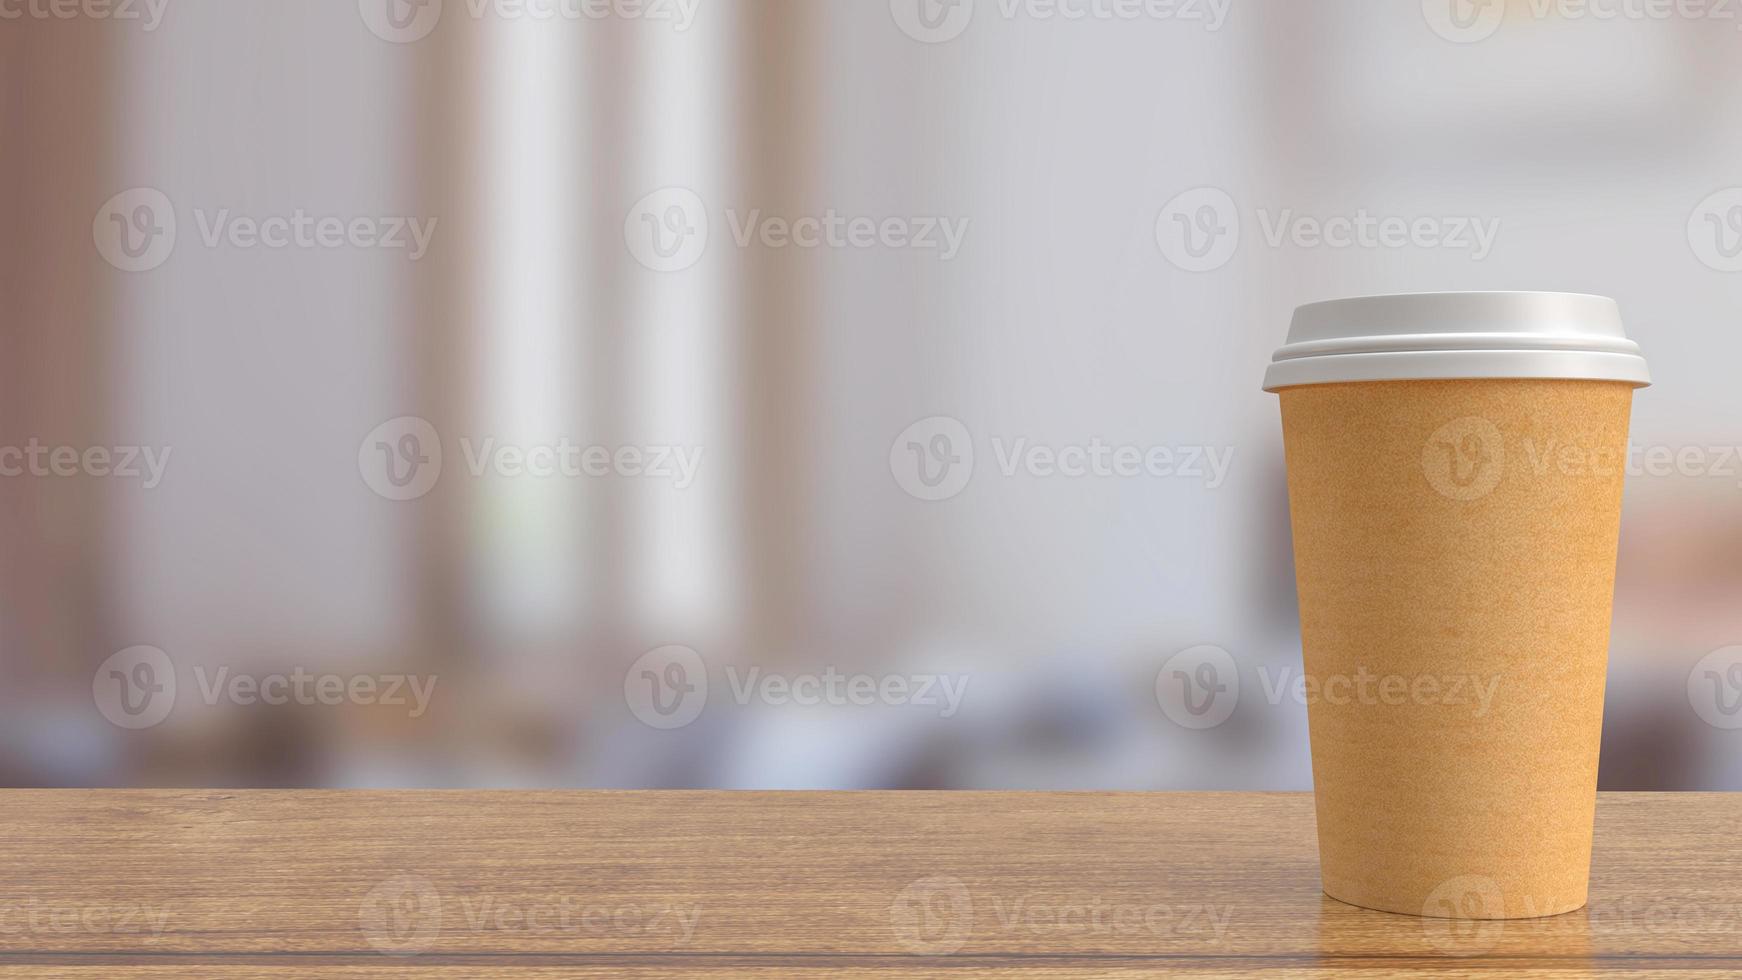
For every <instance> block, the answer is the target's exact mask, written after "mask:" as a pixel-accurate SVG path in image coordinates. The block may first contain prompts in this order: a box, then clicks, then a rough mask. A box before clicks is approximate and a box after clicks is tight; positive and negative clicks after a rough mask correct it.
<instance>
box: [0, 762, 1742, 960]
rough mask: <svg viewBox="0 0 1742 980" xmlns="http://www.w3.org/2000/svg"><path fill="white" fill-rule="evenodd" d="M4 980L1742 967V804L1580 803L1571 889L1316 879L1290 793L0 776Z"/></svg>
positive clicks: (1669, 800)
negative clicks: (1421, 915)
mask: <svg viewBox="0 0 1742 980" xmlns="http://www.w3.org/2000/svg"><path fill="white" fill-rule="evenodd" d="M0 796H3V801H0V868H5V869H6V872H5V880H6V883H7V887H6V888H5V890H4V893H3V894H0V972H4V973H7V974H13V973H18V974H20V975H23V974H25V973H28V974H29V975H38V976H54V977H99V976H103V977H110V976H121V975H127V976H142V977H143V976H154V975H161V976H165V977H169V976H175V977H205V976H212V977H217V976H222V977H281V976H282V977H288V976H293V975H295V976H308V975H331V976H369V977H413V976H433V977H471V976H486V975H495V974H499V973H502V972H511V973H515V974H517V975H521V976H527V977H544V976H550V977H556V976H564V977H591V976H668V975H672V974H674V973H687V974H694V975H697V976H756V975H763V976H867V977H870V976H890V977H894V976H908V975H914V974H916V973H917V974H929V973H937V972H948V973H951V974H952V975H960V976H976V975H980V974H986V973H996V972H1009V971H1012V970H1014V971H1017V972H1027V973H1031V974H1034V975H1038V976H1082V975H1105V976H1133V975H1138V974H1154V973H1156V972H1166V973H1173V974H1181V973H1189V974H1192V975H1201V976H1242V975H1249V974H1250V973H1252V972H1254V971H1256V970H1265V971H1267V972H1268V971H1275V972H1278V973H1280V974H1281V975H1284V976H1301V977H1316V976H1327V975H1331V974H1332V973H1336V972H1339V971H1345V970H1346V971H1351V972H1361V973H1363V974H1365V975H1368V976H1382V975H1385V974H1387V973H1390V972H1394V971H1403V970H1409V969H1414V968H1423V967H1431V968H1434V969H1435V970H1436V972H1445V971H1451V972H1445V975H1448V976H1458V975H1471V976H1473V975H1476V974H1481V975H1484V976H1490V977H1492V976H1501V975H1508V976H1534V975H1553V974H1560V975H1567V974H1568V973H1578V972H1615V973H1625V974H1628V975H1635V976H1652V975H1663V976H1669V975H1674V976H1678V977H1688V976H1698V975H1704V974H1709V975H1713V976H1717V975H1724V974H1726V973H1731V974H1733V973H1735V972H1736V971H1742V851H1739V846H1738V842H1737V830H1738V828H1739V827H1742V796H1726V795H1718V794H1605V795H1604V796H1603V797H1602V799H1601V801H1600V804H1599V808H1598V816H1597V838H1596V841H1597V843H1596V857H1595V866H1594V869H1593V879H1592V889H1591V904H1590V905H1589V906H1588V907H1587V908H1586V909H1583V910H1580V911H1578V912H1574V913H1570V914H1567V915H1563V916H1557V917H1554V918H1549V919H1537V920H1525V921H1509V922H1482V923H1476V922H1459V921H1453V920H1424V919H1417V918H1412V917H1408V916H1398V915H1390V914H1386V913H1381V912H1369V911H1365V910H1361V909H1355V908H1352V907H1349V906H1346V905H1342V904H1340V903H1337V902H1335V901H1332V900H1330V899H1328V898H1325V897H1324V896H1323V895H1322V894H1321V893H1320V891H1319V883H1318V868H1317V861H1316V855H1315V848H1314V828H1313V808H1312V800H1311V797H1309V796H1307V795H1304V794H1238V793H1194V794H1025V793H818V794H780V793H733V794H723V793H689V792H685V793H560V792H548V793H439V792H415V793H343V792H326V791H318V792H210V791H196V792H155V791H153V792H110V791H35V790H23V791H8V792H5V793H4V794H0Z"/></svg>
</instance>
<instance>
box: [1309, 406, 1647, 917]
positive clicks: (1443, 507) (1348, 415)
mask: <svg viewBox="0 0 1742 980" xmlns="http://www.w3.org/2000/svg"><path fill="white" fill-rule="evenodd" d="M1281 398H1282V418H1283V434H1284V438H1285V440H1286V443H1287V453H1288V493H1289V510H1290V516H1291V519H1292V521H1293V526H1294V551H1295V575H1296V581H1297V584H1298V586H1299V591H1300V615H1301V635H1302V642H1303V646H1304V650H1305V660H1306V671H1305V674H1306V683H1307V689H1306V690H1307V697H1308V716H1309V723H1310V728H1311V734H1312V757H1313V781H1314V793H1315V800H1316V805H1317V810H1318V827H1319V855H1320V863H1321V872H1322V876H1323V882H1324V889H1325V892H1326V894H1328V895H1330V896H1331V897H1332V898H1336V899H1340V900H1342V901H1345V902H1348V903H1350V904H1353V905H1360V906H1364V907H1367V908H1374V909H1382V910H1385V911H1389V912H1403V913H1408V914H1413V915H1433V916H1447V917H1455V918H1474V919H1488V918H1525V917H1533V916H1542V915H1555V914H1559V913H1562V912H1569V911H1572V910H1574V909H1577V908H1580V907H1582V906H1583V905H1584V904H1585V897H1586V888H1587V884H1588V879H1589V875H1590V858H1591V829H1592V819H1593V813H1594V808H1595V805H1596V788H1597V751H1598V745H1599V741H1600V737H1601V728H1602V716H1603V685H1604V675H1605V669H1606V665H1607V660H1608V645H1609V618H1610V607H1611V602H1612V597H1613V590H1614V579H1615V549H1616V541H1617V538H1618V535H1619V528H1620V518H1621V488H1622V482H1623V479H1624V476H1625V469H1626V467H1625V464H1626V454H1627V427H1628V419H1629V415H1630V412H1631V408H1632V401H1633V389H1632V386H1630V385H1628V384H1625V383H1621V382H1608V381H1535V380H1480V381H1476V380H1472V381H1388V382H1368V383H1357V384H1327V385H1312V386H1305V387H1298V388H1288V389H1284V390H1283V391H1282V392H1281Z"/></svg>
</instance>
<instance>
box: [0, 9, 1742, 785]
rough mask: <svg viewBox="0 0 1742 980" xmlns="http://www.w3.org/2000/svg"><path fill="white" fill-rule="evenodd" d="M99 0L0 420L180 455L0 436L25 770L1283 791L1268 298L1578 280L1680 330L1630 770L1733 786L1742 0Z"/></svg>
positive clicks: (1671, 341)
mask: <svg viewBox="0 0 1742 980" xmlns="http://www.w3.org/2000/svg"><path fill="white" fill-rule="evenodd" d="M96 9H97V8H95V7H92V8H81V12H80V13H78V14H77V15H75V16H74V17H72V18H70V19H67V20H59V19H54V18H52V17H32V16H24V17H21V18H18V19H11V20H0V53H3V54H4V57H0V81H3V82H4V86H5V93H6V99H5V102H4V106H5V109H4V111H5V113H6V132H7V133H8V134H9V135H8V138H7V140H6V141H5V142H4V144H3V145H0V176H3V177H4V178H5V180H4V184H3V185H0V187H3V190H0V215H3V216H4V222H5V224H4V227H5V229H6V231H7V234H6V235H5V236H4V237H3V239H0V248H4V249H5V250H6V259H7V261H6V262H5V263H4V271H3V272H0V276H4V279H3V280H0V282H3V283H4V294H5V296H6V297H7V298H8V299H9V300H10V302H7V303H6V304H5V309H4V312H3V313H0V316H4V318H5V319H4V337H5V347H4V350H3V351H0V445H4V446H15V447H26V446H29V445H32V444H36V445H43V446H49V447H61V446H64V447H74V448H78V449H80V450H81V451H84V450H89V449H91V448H92V447H101V448H104V449H106V450H110V449H112V450H114V451H115V453H116V454H117V455H120V454H121V453H123V452H125V451H127V450H136V451H138V455H140V456H142V457H145V458H147V459H156V460H157V461H158V462H159V463H161V464H162V468H161V472H159V473H158V474H157V477H156V478H155V479H154V478H153V476H152V474H151V472H144V473H141V474H140V475H138V476H124V475H119V474H117V473H115V472H112V470H113V469H115V467H112V466H111V467H109V468H108V470H109V471H104V472H96V471H94V470H93V468H92V467H90V466H87V465H84V464H83V463H81V465H80V467H78V469H79V472H77V473H75V474H74V475H71V476H66V477H62V476H57V475H54V474H52V473H50V474H47V475H41V474H29V473H26V474H22V475H18V476H11V477H0V501H3V502H4V512H3V515H0V542H3V543H0V549H3V550H0V583H3V584H4V594H3V595H0V643H3V644H4V659H3V661H0V670H3V671H4V676H5V678H6V681H7V683H6V690H5V693H4V694H0V699H3V700H0V704H3V705H4V710H3V711H0V717H3V718H4V721H3V722H0V724H3V725H4V729H3V730H4V731H5V732H6V733H7V734H8V736H9V737H7V738H6V739H5V740H4V741H5V747H4V749H0V776H3V777H4V778H5V779H6V780H7V781H9V782H10V783H12V784H16V785H47V784H62V783H65V784H75V785H77V784H86V785H99V784H123V785H131V784H166V783H167V784H200V785H340V786H346V785H382V786H394V785H434V786H449V785H452V786H517V785H556V786H566V785H575V786H731V787H875V786H901V787H1011V788H1026V787H1036V788H1045V787H1057V788H1276V789H1303V788H1306V787H1308V786H1309V785H1310V778H1311V777H1310V766H1309V762H1308V756H1307V746H1306V724H1305V708H1304V706H1303V705H1301V704H1299V703H1297V702H1296V701H1295V700H1293V699H1292V698H1289V697H1287V696H1275V695H1273V694H1272V693H1270V692H1271V690H1272V689H1273V688H1275V687H1276V686H1277V685H1286V684H1287V683H1288V682H1289V680H1290V678H1291V676H1292V675H1291V671H1292V672H1294V673H1298V670H1299V666H1298V665H1299V644H1298V636H1297V623H1296V618H1295V613H1294V591H1293V578H1292V570H1291V559H1290V552H1289V529H1288V521H1287V509H1286V498H1285V495H1284V491H1283V486H1282V479H1281V476H1282V474H1281V445H1280V437H1279V429H1278V426H1277V419H1276V407H1275V401H1274V398H1273V396H1269V395H1266V394H1264V393H1263V392H1261V391H1259V390H1258V378H1259V376H1260V374H1261V371H1262V365H1263V364H1264V362H1265V360H1266V359H1267V358H1268V356H1269V353H1270V351H1271V350H1272V349H1273V348H1274V347H1275V346H1276V345H1277V344H1278V343H1279V341H1280V338H1281V336H1282V333H1283V331H1284V329H1285V327H1286V324H1287V319H1288V315H1289V312H1290V310H1291V309H1292V308H1293V307H1294V306H1295V305H1297V304H1299V303H1302V302H1308V301H1311V300H1316V299H1323V298H1330V297H1334V296H1340V295H1348V294H1357V293H1371V292H1395V291H1409V290H1429V289H1561V290H1570V291H1585V292H1599V293H1605V294H1608V295H1613V296H1615V297H1616V298H1617V299H1618V300H1619V301H1620V302H1621V304H1622V308H1623V311H1624V313H1625V314H1626V315H1627V317H1628V320H1629V328H1630V330H1631V331H1632V332H1633V334H1634V336H1635V337H1636V338H1637V339H1638V340H1639V341H1640V342H1641V343H1642V344H1643V345H1644V346H1645V348H1646V351H1647V353H1648V355H1649V356H1650V358H1651V362H1652V368H1653V372H1654V375H1655V376H1656V379H1657V386H1656V387H1654V388H1652V389H1649V390H1646V391H1644V392H1642V393H1641V394H1640V396H1639V398H1638V400H1637V408H1636V413H1635V432H1634V442H1635V446H1636V448H1637V450H1638V456H1637V459H1636V465H1635V467H1634V471H1633V472H1631V473H1630V480H1629V486H1628V502H1627V513H1626V522H1625V525H1624V527H1625V530H1624V532H1623V538H1622V543H1621V562H1620V571H1619V578H1618V585H1617V600H1616V618H1615V628H1614V644H1613V648H1612V651H1611V662H1612V666H1611V696H1610V703H1609V710H1608V718H1607V722H1606V732H1605V743H1604V763H1603V776H1602V778H1603V785H1604V786H1605V788H1611V789H1644V788H1676V789H1694V788H1713V789H1717V788H1728V789H1734V788H1742V762H1738V760H1739V759H1742V754H1739V753H1738V751H1737V749H1738V747H1739V741H1738V740H1739V739H1742V648H1738V647H1737V646H1736V645H1737V644H1742V606H1739V604H1738V603H1737V602H1736V601H1735V600H1736V597H1737V595H1738V589H1739V588H1742V548H1739V547H1738V545H1742V517H1739V515H1742V509H1739V508H1738V506H1737V503H1738V500H1739V499H1742V498H1739V496H1738V495H1739V494H1742V459H1738V456H1739V455H1742V451H1739V450H1736V449H1735V448H1734V447H1736V446H1737V445H1739V444H1742V432H1739V431H1738V425H1737V420H1738V419H1739V418H1742V411H1739V410H1742V394H1738V388H1737V386H1736V385H1735V384H1733V383H1732V379H1731V378H1730V377H1729V375H1730V374H1731V373H1732V371H1731V367H1732V365H1734V364H1735V363H1736V362H1737V355H1738V354H1739V353H1742V349H1739V348H1742V337H1739V336H1738V334H1737V332H1736V331H1735V330H1734V329H1733V325H1732V323H1731V321H1732V320H1733V313H1732V311H1733V310H1734V309H1735V308H1736V306H1737V300H1738V296H1739V293H1742V279H1739V276H1742V271H1739V270H1742V258H1739V256H1742V217H1739V216H1742V191H1739V192H1736V193H1734V194H1733V195H1732V194H1731V193H1730V189H1731V188H1735V187H1738V186H1742V172H1737V169H1736V166H1735V161H1736V160H1737V159H1738V150H1739V149H1742V147H1738V146H1737V142H1738V140H1742V136H1739V135H1738V134H1739V133H1742V129H1739V127H1738V126H1737V125H1736V122H1737V116H1738V114H1739V111H1742V80H1739V79H1738V75H1737V73H1738V69H1737V67H1736V66H1737V65H1738V64H1739V62H1738V60H1737V58H1736V54H1737V52H1738V50H1742V32H1738V31H1737V30H1736V24H1734V23H1731V22H1728V21H1726V20H1725V19H1723V18H1722V17H1721V16H1719V15H1706V16H1685V15H1682V14H1675V13H1672V14H1671V15H1670V16H1666V17H1653V16H1643V15H1642V16H1639V17H1617V18H1610V19H1598V18H1594V17H1591V16H1587V15H1583V14H1580V13H1579V12H1578V11H1577V10H1576V9H1574V10H1572V11H1571V12H1568V11H1567V10H1560V9H1558V8H1556V7H1553V6H1552V5H1551V6H1542V5H1532V4H1527V3H1523V4H1517V3H1515V4H1506V5H1498V4H1491V5H1488V6H1485V7H1467V6H1462V5H1456V4H1452V3H1449V2H1448V4H1447V5H1445V7H1444V9H1443V10H1442V9H1441V8H1440V7H1439V6H1436V4H1435V3H1434V2H1432V0H1430V2H1428V3H1425V4H1399V5H1388V6H1386V7H1385V8H1383V9H1382V8H1380V7H1379V6H1378V5H1373V4H1368V3H1361V2H1358V0H1326V2H1321V3H1315V4H1311V5H1307V4H1297V3H1287V2H1283V0H1251V2H1240V0H1233V2H1231V3H1230V2H1215V3H1211V2H1208V0H1205V2H1203V3H1198V4H1184V5H1168V4H1155V5H1149V6H1143V5H1118V4H1106V3H1100V4H1091V3H1081V4H1066V5H1065V6H1064V8H1057V7H1054V6H1052V5H1048V4H1039V3H1034V4H1030V3H1025V2H1014V0H1008V2H999V3H994V2H990V0H980V2H979V3H961V4H956V5H953V6H952V5H947V4H941V3H937V2H936V0H888V2H882V0H880V2H874V3H848V2H846V0H839V2H836V0H829V2H817V3H809V2H799V0H742V2H727V0H715V2H707V3H700V4H697V3H679V2H676V0H673V2H672V3H669V4H655V5H651V6H642V5H636V4H626V3H619V4H613V5H597V4H595V5H582V4H575V3H569V4H558V5H555V6H549V5H544V6H539V5H535V6H533V7H520V6H515V5H496V4H491V3H457V2H453V0H450V2H448V3H446V4H433V5H432V4H424V5H417V4H412V3H408V2H406V0H360V2H359V3H355V4H353V3H335V4H297V5H284V4H272V3H266V2H264V0H258V2H257V0H169V2H168V3H167V4H164V5H161V6H159V7H155V8H151V9H153V10H155V11H156V12H157V14H156V17H155V19H150V18H149V17H148V18H147V19H145V20H139V21H121V20H116V19H114V18H113V17H112V16H104V15H101V14H99V13H94V12H93V11H95V10H96ZM1059 9H1065V10H1068V11H1074V12H1080V13H1081V14H1082V16H1077V17H1067V16H1063V15H1060V14H1057V13H1054V14H1052V15H1049V14H1048V11H1057V10H1059ZM1502 11H1503V13H1502ZM535 12H542V14H547V16H546V15H539V16H535V15H534V13H535ZM1454 14H1457V15H1458V16H1453V15H1454ZM1465 14H1468V15H1469V16H1464V15H1465ZM142 206H144V207H146V208H147V209H148V210H147V211H146V212H141V211H140V210H139V209H140V207H142ZM152 208H156V209H157V210H155V211H153V210H150V209H152ZM1206 209H1207V210H1206ZM1339 218H1341V219H1346V220H1347V221H1348V222H1349V227H1351V228H1353V227H1356V226H1357V225H1359V224H1360V223H1362V222H1380V221H1386V220H1392V221H1395V220H1399V219H1401V220H1404V221H1407V222H1410V223H1417V222H1421V221H1426V222H1427V225H1426V226H1425V227H1426V228H1427V229H1428V232H1429V234H1428V235H1426V237H1420V236H1417V237H1413V238H1412V239H1411V240H1409V241H1406V242H1403V243H1401V244H1388V243H1384V242H1377V241H1364V240H1363V241H1350V242H1348V243H1346V244H1337V243H1335V242H1329V241H1327V240H1325V237H1324V232H1325V230H1326V229H1327V228H1335V227H1336V225H1335V222H1336V220H1337V219H1339ZM804 219H810V221H809V222H808V223H807V222H806V221H805V220H804ZM323 221H325V222H328V223H329V224H328V227H327V231H330V232H332V234H331V235H324V233H322V232H320V231H319V230H318V229H319V227H320V224H321V222H323ZM166 222H173V225H174V230H173V235H169V234H168V233H167V232H166V229H167V227H168V225H167V224H166ZM275 222H277V223H275ZM299 226H300V227H301V228H302V229H303V230H302V231H298V227H299ZM855 229H856V230H855ZM149 230H155V232H156V233H157V234H158V235H159V236H160V237H157V238H150V237H149V236H147V235H146V232H147V231H149ZM1315 230H1316V232H1317V233H1316V234H1315ZM279 232H282V235H281V236H280V235H279ZM813 235H814V237H811V236H813ZM1332 237H1333V238H1334V237H1335V235H1334V233H1333V235H1332ZM275 241H276V242H282V244H274V243H273V242H275ZM148 242H156V243H158V244H157V245H155V246H153V245H150V244H146V243H148ZM123 246H126V247H123ZM154 248H155V251H154ZM141 249H143V250H141ZM940 440H941V441H940ZM33 441H34V443H33ZM1093 446H1103V447H1108V448H1109V450H1110V449H1111V448H1112V447H1127V448H1132V449H1136V450H1139V451H1142V452H1146V453H1147V452H1150V451H1154V450H1161V451H1163V452H1165V453H1166V454H1167V457H1168V458H1169V459H1170V460H1171V461H1172V462H1171V463H1170V467H1169V469H1168V471H1167V472H1166V473H1165V474H1157V473H1155V472H1147V473H1143V474H1140V475H1136V476H1106V477H1097V476H1087V477H1080V478H1072V477H1068V476H1063V475H1059V474H1058V473H1056V472H1050V471H1048V470H1046V469H1045V468H1044V467H1039V468H1037V467H1036V466H1033V465H1029V464H1027V463H1025V462H1024V460H1025V459H1027V457H1026V456H1024V455H1022V454H1024V453H1026V451H1027V450H1029V449H1032V448H1034V447H1040V448H1041V449H1043V450H1046V451H1051V452H1054V453H1056V452H1058V451H1059V450H1061V449H1066V450H1068V449H1070V448H1072V447H1077V448H1083V449H1088V448H1090V447H1093ZM147 451H149V452H147ZM564 453H569V455H568V456H564V455H563V454H564ZM964 454H966V455H964ZM1663 454H1667V456H1668V458H1670V459H1671V460H1672V462H1671V463H1669V464H1666V465H1663V466H1657V465H1655V464H1653V465H1648V462H1647V461H1648V460H1652V459H1657V458H1659V456H1661V455H1663ZM970 457H971V458H970ZM83 458H84V457H81V459H83ZM656 458H657V459H658V460H659V461H660V462H658V463H657V464H656V463H655V459H656ZM540 460H543V461H545V462H548V463H551V464H552V466H553V467H554V469H555V472H552V473H550V474H548V475H539V474H538V473H534V472H529V470H528V465H527V464H528V462H529V461H531V462H533V463H534V464H535V465H534V468H535V469H536V463H537V462H538V461H540ZM565 460H566V462H565ZM565 467H566V469H565ZM1205 647H1209V648H1214V649H1215V650H1217V651H1219V653H1218V654H1216V656H1217V657H1218V658H1221V659H1216V660H1215V663H1217V664H1222V665H1226V669H1229V670H1232V671H1234V672H1235V673H1236V674H1237V675H1238V678H1239V680H1240V682H1241V687H1240V693H1239V695H1238V697H1237V698H1229V699H1227V700H1224V701H1222V702H1221V703H1220V704H1219V705H1218V708H1219V709H1221V710H1218V711H1217V712H1216V717H1214V719H1213V720H1214V723H1213V724H1204V723H1202V721H1203V719H1201V718H1198V719H1189V718H1188V719H1185V721H1186V722H1187V723H1182V721H1181V718H1179V717H1178V712H1177V711H1175V712H1170V711H1169V710H1168V709H1169V705H1168V704H1167V697H1166V695H1165V692H1163V693H1161V694H1159V695H1158V688H1165V684H1162V685H1158V679H1160V678H1162V677H1163V676H1164V675H1165V673H1166V671H1167V669H1168V665H1169V664H1177V663H1179V662H1180V661H1178V660H1176V659H1175V658H1177V657H1179V656H1190V657H1198V658H1199V659H1201V657H1202V655H1201V653H1200V652H1194V651H1201V649H1202V648H1205ZM1194 662H1195V661H1194ZM856 679H859V680H862V681H863V682H864V684H866V685H869V686H868V687H866V686H861V687H860V688H858V689H855V688H853V687H852V685H853V683H854V682H855V680H856ZM813 680H814V681H815V684H814V685H812V681H813ZM771 681H772V682H773V686H772V687H770V686H768V685H769V683H770V682H771ZM238 684H240V685H241V686H240V687H238V686H236V685H238ZM830 684H834V685H837V686H836V687H833V688H831V687H829V686H828V685H830ZM299 685H300V686H299ZM807 685H809V686H807ZM389 688H392V689H393V690H394V691H395V692H396V693H395V694H394V695H392V696H390V695H389V694H388V693H387V691H388V689H389ZM922 689H923V690H924V691H925V692H926V693H925V694H923V695H922V694H921V693H920V692H921V690H922ZM794 690H799V691H815V692H820V693H818V695H817V696H816V697H806V696H804V695H803V694H800V695H798V696H795V695H794V693H793V692H794ZM854 690H858V691H859V692H860V693H863V692H864V691H867V690H874V691H875V692H876V693H874V694H870V695H866V696H864V697H859V696H857V695H855V694H854V693H853V691H854ZM263 692H267V693H268V695H269V696H263ZM803 701H812V702H815V703H808V704H807V703H800V702H803ZM273 702H277V703H273ZM859 702H864V703H859Z"/></svg>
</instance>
